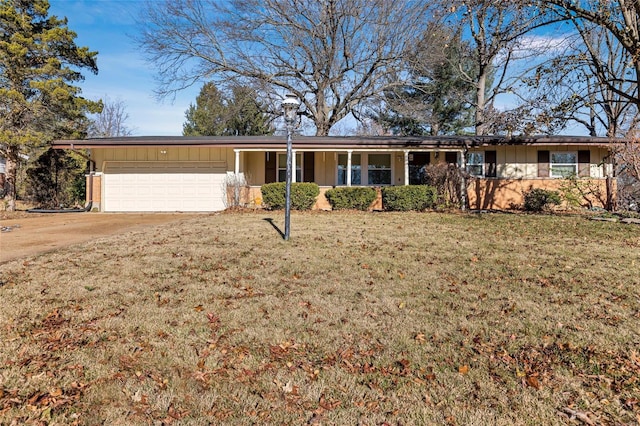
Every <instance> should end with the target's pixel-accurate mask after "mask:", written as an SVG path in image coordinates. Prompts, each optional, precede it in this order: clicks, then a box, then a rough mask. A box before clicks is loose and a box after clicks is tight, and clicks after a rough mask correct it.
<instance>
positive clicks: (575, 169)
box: [549, 151, 591, 179]
mask: <svg viewBox="0 0 640 426" xmlns="http://www.w3.org/2000/svg"><path fill="white" fill-rule="evenodd" d="M553 154H565V155H566V154H572V155H574V156H575V158H576V161H575V162H573V163H554V162H553V161H552V160H553ZM553 166H572V167H573V169H574V172H573V175H575V176H578V173H579V171H580V170H579V164H578V151H549V177H550V178H553V179H564V178H566V177H568V176H565V175H554V174H553ZM589 167H591V166H589Z"/></svg>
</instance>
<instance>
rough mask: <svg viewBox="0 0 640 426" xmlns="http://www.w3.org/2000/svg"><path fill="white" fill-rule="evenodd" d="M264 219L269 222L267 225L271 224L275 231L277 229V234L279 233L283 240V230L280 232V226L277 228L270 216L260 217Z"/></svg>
mask: <svg viewBox="0 0 640 426" xmlns="http://www.w3.org/2000/svg"><path fill="white" fill-rule="evenodd" d="M262 220H264V221H267V222H269V225H271V226H272V227H273V229H275V230H276V231H278V234H280V236H281V237H282V239H283V240H284V232H282V230H280V228H278V225H276V224H275V223H273V219H271V218H270V217H265V218H264V219H262Z"/></svg>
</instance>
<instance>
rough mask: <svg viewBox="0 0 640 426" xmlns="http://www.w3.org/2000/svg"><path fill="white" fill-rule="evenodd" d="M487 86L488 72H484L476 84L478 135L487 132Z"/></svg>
mask: <svg viewBox="0 0 640 426" xmlns="http://www.w3.org/2000/svg"><path fill="white" fill-rule="evenodd" d="M486 87H487V74H486V73H484V72H483V73H482V74H480V75H479V76H478V82H477V86H476V135H478V136H480V135H484V134H485V132H486V130H485V129H486V127H487V126H486V123H485V121H486V117H485V106H486V105H485V102H486V101H485V99H486V98H485V95H486V94H485V91H486Z"/></svg>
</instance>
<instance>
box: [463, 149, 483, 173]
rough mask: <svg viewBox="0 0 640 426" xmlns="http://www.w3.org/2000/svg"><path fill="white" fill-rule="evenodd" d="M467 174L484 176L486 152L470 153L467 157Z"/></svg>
mask: <svg viewBox="0 0 640 426" xmlns="http://www.w3.org/2000/svg"><path fill="white" fill-rule="evenodd" d="M467 172H468V173H469V174H470V175H471V176H480V177H482V176H484V152H482V151H479V152H470V153H469V154H468V155H467Z"/></svg>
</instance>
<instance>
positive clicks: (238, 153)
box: [233, 149, 240, 176]
mask: <svg viewBox="0 0 640 426" xmlns="http://www.w3.org/2000/svg"><path fill="white" fill-rule="evenodd" d="M233 152H235V153H236V163H235V168H234V172H235V174H236V176H238V173H240V150H239V149H234V150H233Z"/></svg>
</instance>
